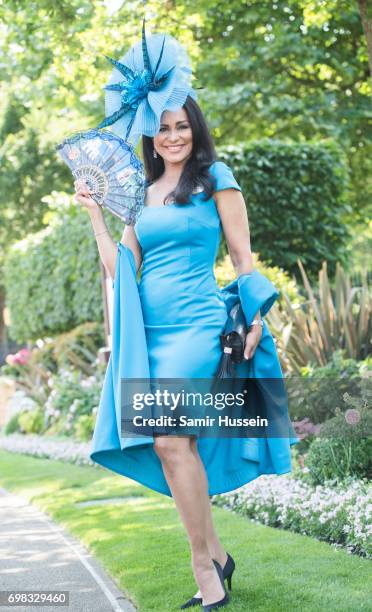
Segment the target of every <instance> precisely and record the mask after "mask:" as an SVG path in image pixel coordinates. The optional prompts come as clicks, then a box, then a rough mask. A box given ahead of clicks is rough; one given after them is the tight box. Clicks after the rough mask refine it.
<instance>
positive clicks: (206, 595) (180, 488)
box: [154, 435, 224, 605]
mask: <svg viewBox="0 0 372 612" xmlns="http://www.w3.org/2000/svg"><path fill="white" fill-rule="evenodd" d="M154 450H155V452H156V453H157V455H158V456H159V459H160V461H161V464H162V467H163V471H164V476H165V478H166V480H167V483H168V486H169V488H170V490H171V492H172V496H173V499H174V501H175V504H176V508H177V510H178V512H179V514H180V517H181V520H182V522H183V524H184V525H185V528H186V531H187V535H188V538H189V542H190V547H191V556H192V568H193V572H194V576H195V580H196V582H197V584H198V586H199V588H200V591H201V593H202V594H203V605H207V604H210V603H213V602H215V601H218V600H220V599H222V598H223V596H224V591H223V589H222V585H221V582H220V580H219V577H218V574H217V571H216V568H215V566H214V564H213V562H212V559H211V556H210V553H209V549H208V544H207V537H206V533H207V521H206V512H205V508H206V504H207V501H208V503H209V498H208V496H207V500H206V499H205V495H206V493H205V486H204V484H203V482H202V480H201V478H200V465H199V462H198V460H197V457H196V456H195V453H193V452H192V449H191V439H190V437H189V436H162V435H160V436H156V435H155V436H154Z"/></svg>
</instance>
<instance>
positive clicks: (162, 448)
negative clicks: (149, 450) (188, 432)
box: [154, 436, 191, 465]
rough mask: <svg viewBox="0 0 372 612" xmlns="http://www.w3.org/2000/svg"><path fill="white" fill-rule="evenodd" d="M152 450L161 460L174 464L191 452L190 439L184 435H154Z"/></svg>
mask: <svg viewBox="0 0 372 612" xmlns="http://www.w3.org/2000/svg"><path fill="white" fill-rule="evenodd" d="M154 451H155V452H156V454H157V455H158V457H159V458H160V459H161V461H164V462H169V463H171V464H172V465H174V464H175V463H176V462H177V461H178V460H180V461H183V460H184V459H185V455H187V454H189V453H191V447H190V440H189V438H184V437H182V438H181V437H171V436H155V437H154Z"/></svg>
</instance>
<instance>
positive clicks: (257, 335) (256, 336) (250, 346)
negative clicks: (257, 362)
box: [244, 325, 263, 359]
mask: <svg viewBox="0 0 372 612" xmlns="http://www.w3.org/2000/svg"><path fill="white" fill-rule="evenodd" d="M262 329H263V328H262V327H261V325H253V327H251V328H250V330H249V331H248V333H247V337H246V339H245V347H244V359H251V358H252V357H253V355H254V353H255V350H256V348H257V346H258V344H259V342H260V340H261V336H262Z"/></svg>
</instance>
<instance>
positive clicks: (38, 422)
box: [18, 408, 45, 434]
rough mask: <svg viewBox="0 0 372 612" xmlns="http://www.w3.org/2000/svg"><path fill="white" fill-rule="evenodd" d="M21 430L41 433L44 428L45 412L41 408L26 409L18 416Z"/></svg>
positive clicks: (27, 432) (28, 432)
mask: <svg viewBox="0 0 372 612" xmlns="http://www.w3.org/2000/svg"><path fill="white" fill-rule="evenodd" d="M18 423H19V428H20V431H22V432H23V433H26V434H31V433H35V434H38V433H41V432H42V431H43V430H44V425H45V424H44V412H43V410H41V408H38V409H37V410H25V411H24V412H21V413H20V414H19V418H18Z"/></svg>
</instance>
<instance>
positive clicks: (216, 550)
mask: <svg viewBox="0 0 372 612" xmlns="http://www.w3.org/2000/svg"><path fill="white" fill-rule="evenodd" d="M191 450H192V452H193V453H194V455H195V457H196V459H197V461H198V464H199V477H200V479H201V482H202V486H203V487H204V491H205V494H204V496H203V499H204V500H205V501H206V504H205V509H204V510H205V519H206V534H207V545H208V550H209V554H210V556H211V557H212V559H216V561H218V562H219V564H220V565H221V567H222V568H223V567H224V565H225V563H226V561H227V554H226V552H225V550H224V548H223V546H222V544H221V542H220V540H219V539H218V536H217V534H216V531H215V528H214V525H213V517H212V506H211V502H210V499H209V495H208V479H207V475H206V472H205V467H204V463H203V462H202V460H201V457H200V455H199V452H198V447H197V442H196V438H192V440H191ZM194 597H201V592H200V590H199V591H198V592H197V593H195V595H194Z"/></svg>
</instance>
